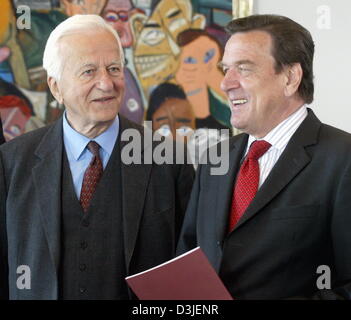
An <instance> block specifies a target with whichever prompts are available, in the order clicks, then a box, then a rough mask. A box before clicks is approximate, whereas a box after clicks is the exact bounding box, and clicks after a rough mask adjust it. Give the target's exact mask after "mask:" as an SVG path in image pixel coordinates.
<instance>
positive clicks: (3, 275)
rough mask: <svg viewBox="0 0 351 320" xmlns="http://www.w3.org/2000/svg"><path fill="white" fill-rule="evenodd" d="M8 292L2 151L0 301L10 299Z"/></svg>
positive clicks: (0, 180) (0, 173)
mask: <svg viewBox="0 0 351 320" xmlns="http://www.w3.org/2000/svg"><path fill="white" fill-rule="evenodd" d="M8 292H9V290H8V267H7V233H6V186H5V174H4V168H3V163H2V155H1V151H0V300H4V299H8V295H9V293H8Z"/></svg>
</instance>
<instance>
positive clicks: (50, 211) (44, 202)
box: [32, 118, 63, 270]
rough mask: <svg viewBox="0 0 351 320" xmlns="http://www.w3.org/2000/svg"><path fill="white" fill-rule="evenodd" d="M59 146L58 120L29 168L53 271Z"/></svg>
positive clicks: (57, 241)
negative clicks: (35, 160) (35, 161)
mask: <svg viewBox="0 0 351 320" xmlns="http://www.w3.org/2000/svg"><path fill="white" fill-rule="evenodd" d="M62 146H63V142H62V118H60V120H58V121H57V122H56V123H55V124H54V125H53V126H52V127H51V128H50V129H49V130H48V131H47V133H46V135H45V136H44V137H43V138H42V140H41V143H40V144H39V146H38V148H37V149H36V150H35V155H36V156H37V157H38V163H37V165H36V166H35V167H33V169H32V175H33V180H34V190H35V198H36V199H38V202H39V206H40V215H41V221H42V225H43V227H44V230H45V235H46V238H47V241H48V246H49V250H50V254H51V258H52V260H53V263H54V265H55V267H56V268H55V269H56V270H58V267H59V258H60V218H61V172H62Z"/></svg>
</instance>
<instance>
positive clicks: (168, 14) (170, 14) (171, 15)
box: [166, 9, 181, 18]
mask: <svg viewBox="0 0 351 320" xmlns="http://www.w3.org/2000/svg"><path fill="white" fill-rule="evenodd" d="M173 10H174V9H173ZM173 10H171V11H170V12H168V13H167V15H166V17H167V18H173V17H175V16H177V15H178V14H179V13H181V11H180V10H179V9H178V10H177V9H175V11H174V12H172V11H173Z"/></svg>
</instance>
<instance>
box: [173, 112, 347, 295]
mask: <svg viewBox="0 0 351 320" xmlns="http://www.w3.org/2000/svg"><path fill="white" fill-rule="evenodd" d="M247 139H248V135H247V134H240V135H238V136H235V137H233V138H231V139H230V148H229V161H230V165H229V172H228V174H226V175H222V176H213V175H212V176H211V175H210V171H209V170H210V168H211V166H212V165H211V164H207V165H202V166H200V167H199V168H198V172H197V175H196V179H195V183H194V187H193V191H192V195H191V198H190V201H189V206H188V210H187V213H186V217H185V220H184V224H183V229H182V233H181V238H180V241H179V245H178V249H177V253H178V254H180V253H183V252H185V251H188V250H190V249H191V248H194V247H195V246H200V247H201V248H202V249H203V250H204V252H205V254H206V255H207V257H208V258H209V260H210V262H211V263H212V265H213V266H214V268H215V269H216V270H217V271H218V272H219V274H220V276H221V277H222V279H223V281H224V284H225V285H226V286H227V288H228V289H229V290H230V292H231V294H232V295H233V297H234V298H242V299H280V298H292V297H297V296H300V297H305V298H312V297H313V298H328V299H329V298H330V299H334V298H339V297H343V298H348V299H349V298H351V284H350V283H351V135H350V134H348V133H346V132H343V131H341V130H338V129H336V128H333V127H331V126H328V125H325V124H322V123H321V122H320V121H319V120H318V119H317V118H316V116H315V115H314V113H313V112H312V111H311V110H309V114H308V116H307V118H306V119H305V120H304V121H303V123H302V124H301V125H300V127H299V128H298V129H297V131H296V132H295V134H294V135H293V137H292V138H291V140H290V141H289V143H288V145H287V147H286V149H285V150H284V152H283V153H282V155H281V157H280V158H279V160H278V161H277V163H276V165H275V166H274V168H273V169H272V171H271V173H270V174H269V176H268V177H267V180H266V181H265V182H264V183H263V185H262V186H261V188H260V189H259V191H258V193H257V194H256V196H255V198H254V199H253V201H252V202H251V204H250V205H249V207H248V208H247V210H246V212H245V213H244V215H243V216H242V218H241V219H240V220H239V222H238V224H237V225H236V227H235V229H234V230H233V231H232V232H231V233H230V234H229V235H228V234H227V231H226V230H227V226H228V215H229V211H230V204H231V198H232V192H233V185H234V181H235V177H236V174H237V172H238V170H239V167H240V160H241V158H242V156H243V153H244V150H245V147H246V144H247ZM320 265H327V266H329V268H330V270H331V284H332V288H331V289H332V290H321V291H320V290H318V288H317V285H316V281H317V278H318V277H320V276H324V275H325V273H324V272H323V273H321V274H319V273H317V268H318V267H319V266H320Z"/></svg>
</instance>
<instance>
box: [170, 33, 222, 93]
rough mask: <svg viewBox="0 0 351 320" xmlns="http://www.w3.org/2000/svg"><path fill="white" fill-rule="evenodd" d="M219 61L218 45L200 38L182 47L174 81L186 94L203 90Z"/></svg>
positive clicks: (208, 39)
mask: <svg viewBox="0 0 351 320" xmlns="http://www.w3.org/2000/svg"><path fill="white" fill-rule="evenodd" d="M219 60H220V54H219V48H218V44H217V43H216V42H215V41H213V40H212V39H210V38H209V37H206V36H200V37H199V38H197V39H195V40H194V41H192V42H190V43H188V44H187V45H185V46H184V47H182V52H181V55H180V57H179V68H178V70H177V73H176V80H177V82H178V83H179V84H181V85H182V86H183V88H184V89H185V91H186V92H187V94H191V92H193V91H194V92H195V91H196V90H204V87H206V85H207V81H208V79H209V77H211V73H212V72H213V71H216V69H217V62H218V61H219Z"/></svg>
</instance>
